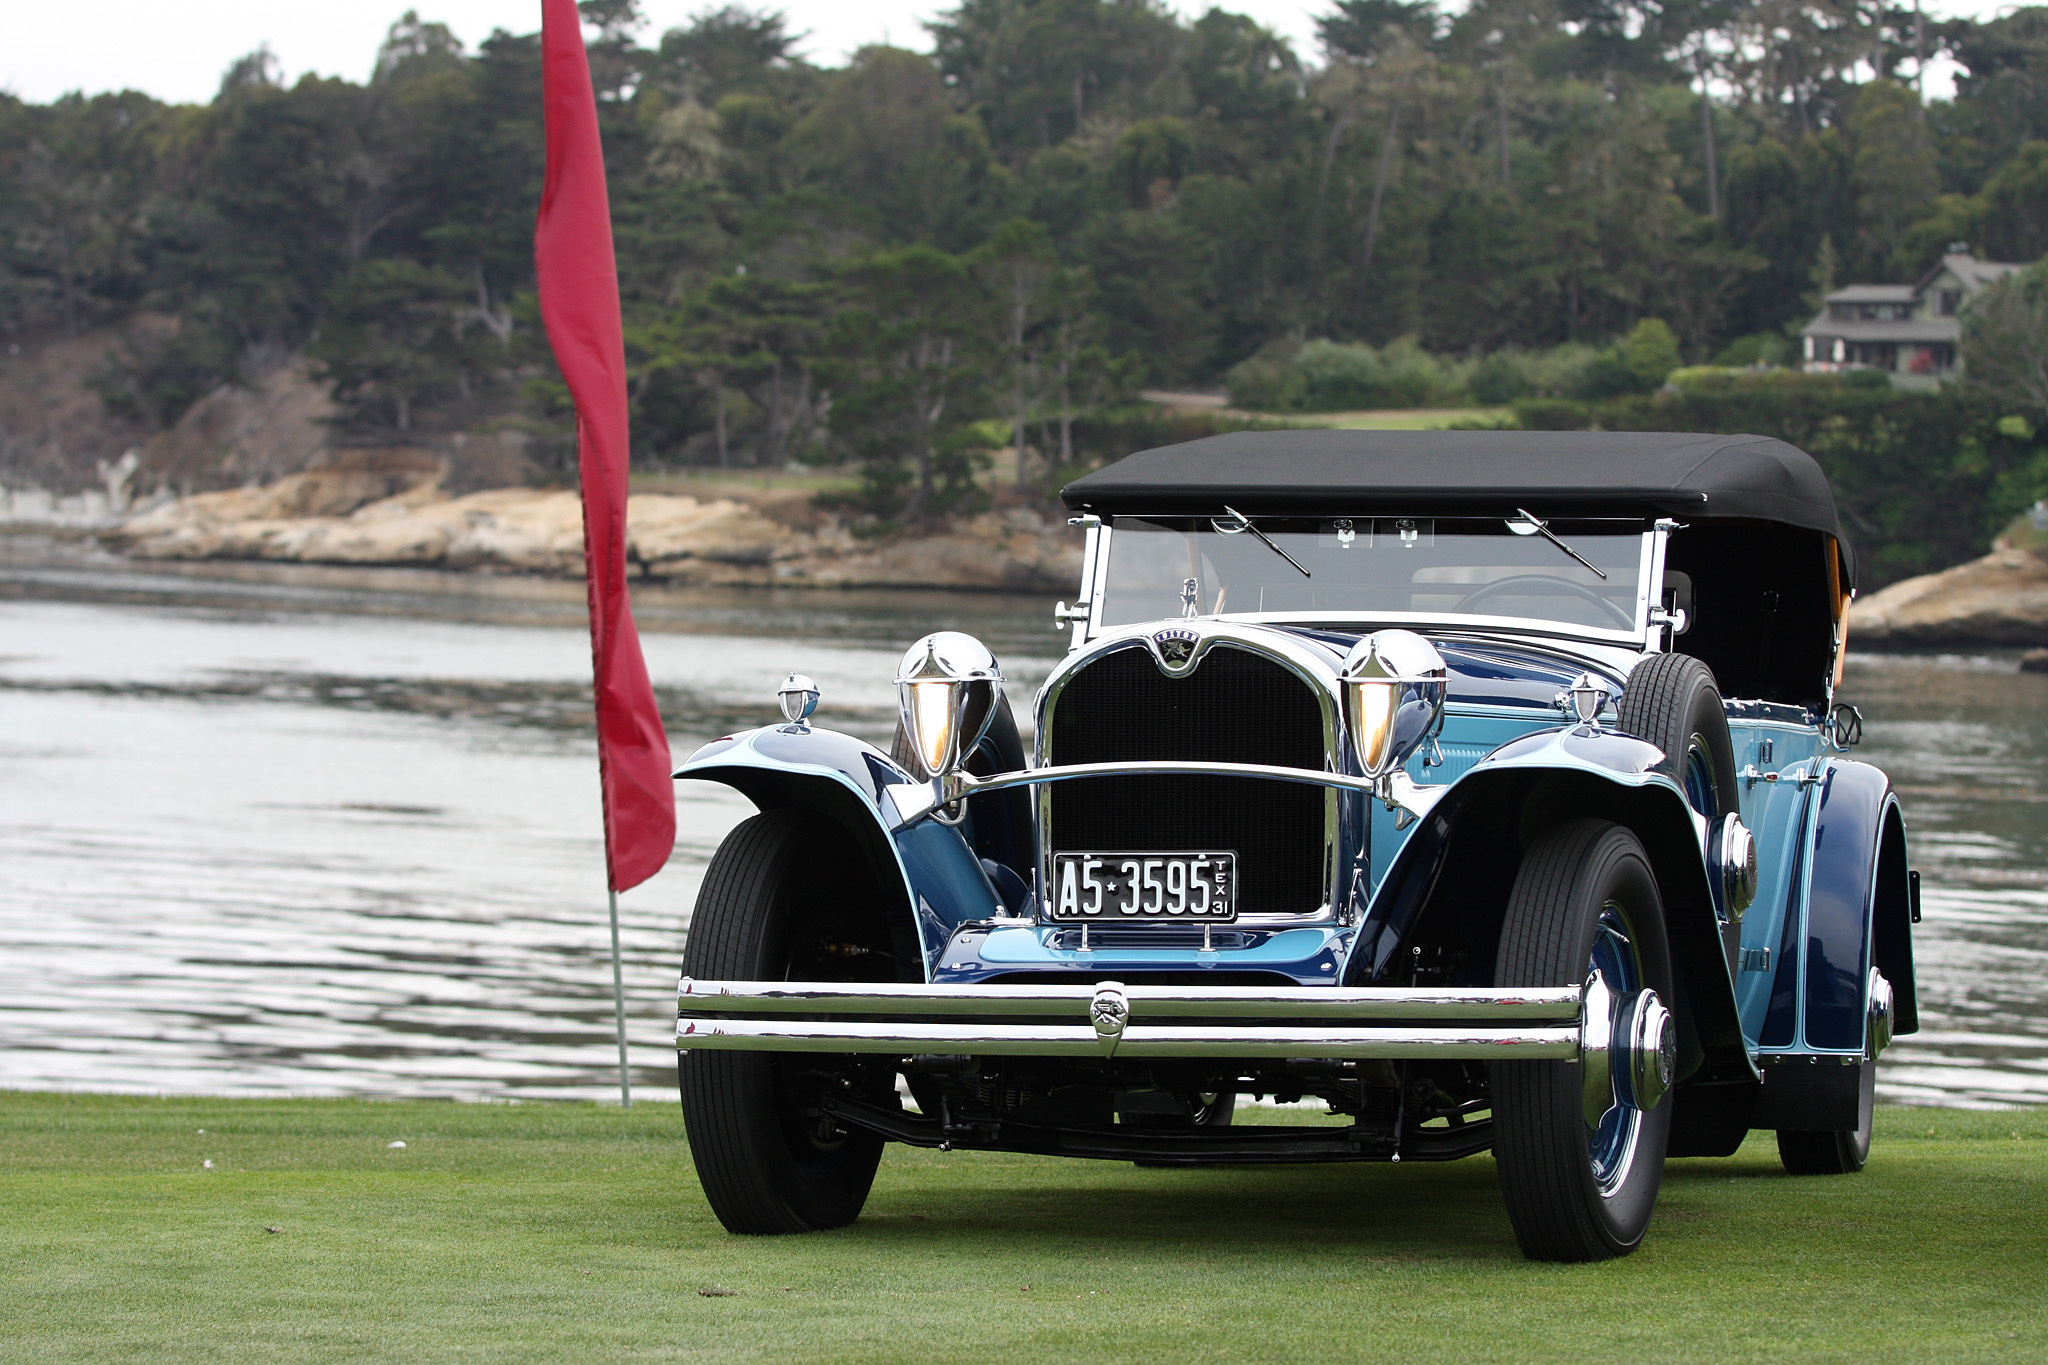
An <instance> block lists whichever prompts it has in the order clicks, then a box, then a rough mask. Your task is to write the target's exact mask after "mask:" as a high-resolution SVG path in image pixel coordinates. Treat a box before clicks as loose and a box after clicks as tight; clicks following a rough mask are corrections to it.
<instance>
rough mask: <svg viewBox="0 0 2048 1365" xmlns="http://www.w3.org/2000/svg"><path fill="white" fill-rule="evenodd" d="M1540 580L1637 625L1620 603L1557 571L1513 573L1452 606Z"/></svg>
mask: <svg viewBox="0 0 2048 1365" xmlns="http://www.w3.org/2000/svg"><path fill="white" fill-rule="evenodd" d="M1538 584H1541V585H1542V586H1543V587H1544V588H1546V589H1555V590H1557V591H1560V592H1565V593H1569V594H1570V595H1571V596H1573V597H1582V598H1584V599H1585V600H1586V601H1588V602H1591V603H1592V604H1593V605H1594V606H1596V607H1598V608H1600V610H1602V611H1604V612H1606V613H1607V614H1608V616H1610V617H1611V618H1613V620H1614V623H1615V624H1616V625H1617V626H1619V627H1620V628H1621V629H1623V630H1633V629H1634V628H1635V624H1636V623H1635V618H1634V617H1632V616H1630V615H1628V614H1627V613H1626V612H1624V611H1622V609H1621V608H1620V607H1617V606H1615V605H1614V603H1612V602H1610V601H1608V600H1607V599H1606V598H1605V597H1602V596H1601V595H1600V594H1599V593H1597V592H1595V591H1593V589H1591V588H1589V587H1587V586H1586V585H1585V584H1583V583H1574V582H1572V581H1571V580H1570V579H1569V578H1558V577H1557V576H1555V575H1554V574H1547V573H1518V574H1511V575H1509V576H1508V577H1506V578H1496V579H1494V580H1493V582H1491V583H1488V584H1487V585H1486V586H1485V587H1483V588H1480V589H1478V590H1477V591H1474V592H1469V593H1466V594H1465V595H1464V596H1463V597H1461V598H1459V599H1458V604H1457V605H1456V606H1455V607H1452V608H1451V610H1452V611H1464V610H1465V609H1466V608H1468V607H1471V606H1473V605H1475V604H1477V603H1479V602H1482V601H1484V600H1485V599H1487V598H1489V597H1492V596H1494V595H1495V594H1497V593H1504V592H1513V591H1516V590H1518V589H1522V588H1529V587H1534V586H1536V585H1538Z"/></svg>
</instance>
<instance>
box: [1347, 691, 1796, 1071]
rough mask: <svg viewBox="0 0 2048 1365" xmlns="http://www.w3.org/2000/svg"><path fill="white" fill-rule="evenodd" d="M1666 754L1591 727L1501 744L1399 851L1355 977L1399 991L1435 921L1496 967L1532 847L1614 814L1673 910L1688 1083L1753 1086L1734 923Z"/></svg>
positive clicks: (1670, 930)
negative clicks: (1573, 824)
mask: <svg viewBox="0 0 2048 1365" xmlns="http://www.w3.org/2000/svg"><path fill="white" fill-rule="evenodd" d="M1663 758H1664V755H1663V753H1662V752H1661V751H1660V750H1659V749H1658V748H1657V747H1656V746H1655V745H1652V744H1648V743H1645V742H1644V741H1642V740H1640V739H1637V738H1635V737H1634V736H1632V735H1626V734H1622V733H1620V732H1619V731H1614V730H1595V729H1591V728H1588V727H1585V726H1579V727H1575V728H1570V729H1548V730H1541V731H1537V732H1535V733H1533V734H1528V735H1524V736H1522V737H1521V738H1519V739H1515V740H1512V741H1510V742H1509V743H1507V744H1504V745H1502V746H1501V747H1500V748H1498V749H1496V750H1494V751H1493V752H1492V753H1491V754H1489V755H1487V756H1486V757H1485V758H1484V759H1482V760H1481V761H1480V762H1478V763H1477V764H1475V765H1474V766H1473V767H1472V768H1471V769H1470V770H1469V771H1468V772H1466V773H1465V774H1464V775H1463V776H1462V777H1460V778H1459V779H1458V780H1457V781H1456V782H1454V783H1453V784H1452V785H1451V786H1450V788H1449V790H1447V791H1445V792H1444V794H1443V796H1442V797H1441V798H1440V799H1439V800H1438V801H1437V803H1436V804H1435V806H1434V807H1432V808H1431V809H1430V811H1429V813H1428V814H1427V815H1426V816H1424V817H1423V818H1422V819H1421V821H1420V822H1419V823H1418V824H1417V825H1416V827H1415V828H1414V830H1413V831H1412V832H1411V833H1410V834H1409V837H1408V838H1407V840H1406V841H1405V842H1404V843H1403V845H1402V846H1401V848H1400V850H1399V851H1398V852H1397V853H1395V855H1394V857H1393V859H1392V860H1391V864H1390V866H1389V867H1388V868H1387V871H1386V874H1385V875H1384V877H1383V878H1381V880H1380V882H1379V887H1378V890H1377V892H1375V893H1374V894H1373V896H1372V898H1371V902H1370V904H1369V905H1368V907H1367V908H1366V911H1365V916H1364V920H1365V922H1364V924H1363V926H1362V927H1361V930H1360V933H1359V939H1358V947H1357V949H1356V951H1355V952H1354V954H1353V956H1352V960H1351V962H1350V964H1349V969H1348V970H1347V972H1346V976H1345V979H1346V981H1347V983H1350V984H1357V985H1364V984H1369V983H1379V984H1389V985H1391V984H1397V983H1398V982H1399V981H1400V979H1401V978H1400V973H1401V972H1402V971H1403V970H1405V969H1406V968H1407V967H1408V966H1410V965H1411V964H1410V963H1409V961H1408V958H1407V956H1406V954H1407V953H1410V952H1412V950H1413V948H1414V947H1416V946H1419V945H1418V939H1420V938H1424V937H1428V936H1429V935H1430V933H1431V932H1432V930H1431V927H1430V926H1431V920H1432V916H1435V917H1438V918H1439V919H1440V920H1441V921H1443V923H1442V924H1441V925H1440V926H1439V927H1440V928H1442V929H1444V930H1446V931H1448V932H1451V933H1454V934H1455V936H1456V937H1457V938H1458V940H1459V941H1460V942H1462V943H1463V944H1464V945H1465V947H1466V951H1468V952H1470V953H1472V955H1473V956H1474V957H1476V958H1479V959H1481V961H1480V962H1479V963H1476V964H1474V965H1475V966H1480V967H1482V968H1484V969H1486V970H1490V967H1491V962H1492V956H1491V955H1492V953H1493V951H1494V948H1495V946H1496V945H1497V943H1498V937H1499V928H1500V917H1501V915H1502V914H1503V913H1504V912H1505V909H1506V905H1507V897H1508V893H1509V891H1510V890H1511V889H1512V886H1513V882H1514V877H1515V873H1516V870H1517V869H1518V868H1519V867H1520V864H1521V856H1522V850H1523V849H1525V848H1526V847H1528V845H1529V844H1530V842H1532V841H1533V840H1534V839H1535V838H1536V836H1537V835H1539V834H1540V833H1542V832H1543V830H1544V829H1546V828H1548V827H1549V826H1551V825H1554V824H1556V823H1558V822H1560V821H1563V820H1567V819H1573V818H1578V817H1582V816H1593V817H1597V818H1600V819H1606V820H1612V821H1614V822H1615V823H1616V824H1620V825H1624V826H1626V827H1627V828H1629V829H1630V830H1632V831H1633V832H1634V833H1635V835H1636V837H1637V838H1638V839H1640V840H1641V841H1642V843H1643V847H1644V849H1645V851H1646V852H1648V854H1649V855H1650V864H1651V868H1652V870H1653V871H1654V872H1655V874H1656V877H1657V885H1658V891H1659V893H1660V895H1661V898H1662V900H1663V902H1664V920H1665V929H1666V936H1667V938H1668V939H1669V941H1670V947H1671V957H1672V964H1673V969H1674V974H1675V978H1676V980H1675V984H1676V997H1677V998H1676V999H1675V1000H1674V1001H1673V1002H1672V1005H1673V1013H1674V1014H1675V1015H1676V1016H1677V1017H1678V1020H1679V1042H1680V1057H1679V1072H1680V1075H1681V1076H1684V1077H1689V1078H1691V1077H1697V1078H1699V1079H1709V1078H1711V1079H1727V1080H1737V1079H1741V1080H1749V1079H1754V1078H1755V1075H1756V1071H1755V1069H1754V1067H1753V1066H1752V1064H1751V1062H1750V1060H1749V1051H1748V1047H1747V1044H1746V1042H1745V1040H1744V1038H1743V1034H1742V1021H1741V1016H1740V1013H1739V1012H1738V1010H1737V1009H1736V1002H1735V982H1734V977H1733V973H1732V971H1731V964H1732V954H1733V951H1734V947H1735V938H1734V933H1733V926H1732V925H1730V926H1724V924H1723V922H1722V919H1721V917H1720V916H1719V915H1718V914H1717V913H1716V909H1715V906H1716V898H1715V893H1714V887H1713V884H1712V882H1711V881H1710V880H1709V876H1708V869H1707V865H1706V857H1705V854H1704V852H1703V833H1704V831H1703V822H1702V821H1701V819H1700V817H1699V816H1697V815H1696V814H1695V813H1694V812H1693V810H1692V808H1691V806H1689V805H1688V804H1687V803H1686V800H1685V795H1684V793H1683V792H1681V791H1680V790H1679V788H1678V786H1677V784H1676V783H1674V782H1673V781H1672V780H1671V779H1670V778H1669V777H1667V776H1665V775H1664V774H1662V773H1660V772H1656V771H1653V769H1654V768H1655V767H1656V765H1657V764H1658V763H1660V762H1662V761H1663ZM1453 883H1461V884H1462V885H1461V886H1454V885H1453ZM1473 888H1477V889H1478V890H1479V891H1480V894H1477V895H1475V894H1472V889H1473ZM1460 892H1462V894H1460ZM1451 921H1455V923H1451Z"/></svg>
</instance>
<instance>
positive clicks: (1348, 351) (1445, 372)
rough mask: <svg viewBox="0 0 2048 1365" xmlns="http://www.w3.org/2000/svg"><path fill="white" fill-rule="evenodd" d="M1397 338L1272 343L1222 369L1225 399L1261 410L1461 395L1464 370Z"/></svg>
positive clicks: (1327, 408)
mask: <svg viewBox="0 0 2048 1365" xmlns="http://www.w3.org/2000/svg"><path fill="white" fill-rule="evenodd" d="M1469 368H1470V367H1469V366H1467V365H1465V364H1463V363H1462V362H1459V361H1456V360H1447V359H1444V358H1442V357H1439V356H1433V355H1431V354H1429V353H1428V352H1427V351H1425V350H1423V349H1422V348H1421V347H1420V346H1418V345H1416V344H1415V342H1414V341H1412V340H1409V339H1407V338H1403V339H1401V340H1399V341H1394V342H1391V343H1389V344H1388V345H1386V346H1381V347H1374V346H1367V345H1365V344H1363V343H1362V342H1341V341H1309V342H1303V343H1295V342H1275V343H1273V344H1271V345H1268V346H1266V347H1265V348H1263V349H1262V350H1260V351H1259V353H1258V354H1257V355H1254V356H1253V357H1252V358H1251V359H1249V360H1245V361H1242V362H1240V363H1239V364H1238V365H1236V366H1234V367H1232V369H1231V370H1230V372H1229V373H1228V374H1227V375H1226V376H1225V383H1226V384H1227V385H1228V386H1229V391H1230V401H1231V402H1232V403H1233V404H1234V405H1236V406H1238V407H1242V408H1255V409H1263V410H1265V411H1269V412H1344V411H1349V410H1353V409H1359V408H1426V407H1445V406H1454V405H1456V404H1460V403H1463V402H1465V401H1467V395H1466V390H1465V377H1466V371H1467V370H1468V369H1469Z"/></svg>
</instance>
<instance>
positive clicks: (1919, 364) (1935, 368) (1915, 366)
mask: <svg viewBox="0 0 2048 1365" xmlns="http://www.w3.org/2000/svg"><path fill="white" fill-rule="evenodd" d="M1955 367H1956V348H1955V347H1954V346H1951V345H1950V344H1949V343H1947V342H1946V341H1942V342H1937V343H1935V344H1934V345H1932V346H1921V347H1918V348H1917V349H1915V350H1914V352H1913V358H1912V360H1911V361H1909V362H1908V363H1907V366H1906V368H1907V369H1909V370H1911V371H1912V372H1913V373H1914V374H1942V373H1945V372H1946V371H1949V370H1953V369H1954V368H1955Z"/></svg>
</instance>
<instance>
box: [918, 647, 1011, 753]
mask: <svg viewBox="0 0 2048 1365" xmlns="http://www.w3.org/2000/svg"><path fill="white" fill-rule="evenodd" d="M1002 694H1003V670H1002V666H1001V665H1000V664H998V663H997V662H996V656H995V655H993V654H991V653H989V652H988V646H987V645H984V644H983V643H982V642H981V641H979V640H977V639H975V638H974V637H973V636H972V635H963V634H961V633H960V632H959V631H957V630H942V631H938V632H936V633H935V634H931V635H927V636H925V637H924V638H923V639H922V640H919V641H918V642H917V643H916V644H914V645H912V646H911V647H910V649H909V650H908V651H907V652H906V653H905V654H904V656H903V663H902V665H901V666H900V667H898V668H897V670H896V699H897V701H898V703H899V704H900V705H901V707H902V710H903V732H904V733H905V734H906V735H908V736H909V737H910V750H911V755H912V757H913V759H914V760H915V762H916V765H917V769H918V776H920V777H922V778H924V779H925V780H926V781H930V780H931V779H932V778H935V777H944V776H947V775H948V774H950V773H952V772H954V771H955V770H956V769H958V768H959V767H960V765H961V763H962V762H963V761H964V760H965V758H966V756H967V755H968V754H970V753H972V752H973V751H974V746H975V745H977V744H979V743H981V737H982V736H983V735H984V734H986V733H988V727H989V722H990V721H992V720H994V719H995V714H996V703H997V701H998V700H999V699H1000V698H1001V697H1002Z"/></svg>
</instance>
